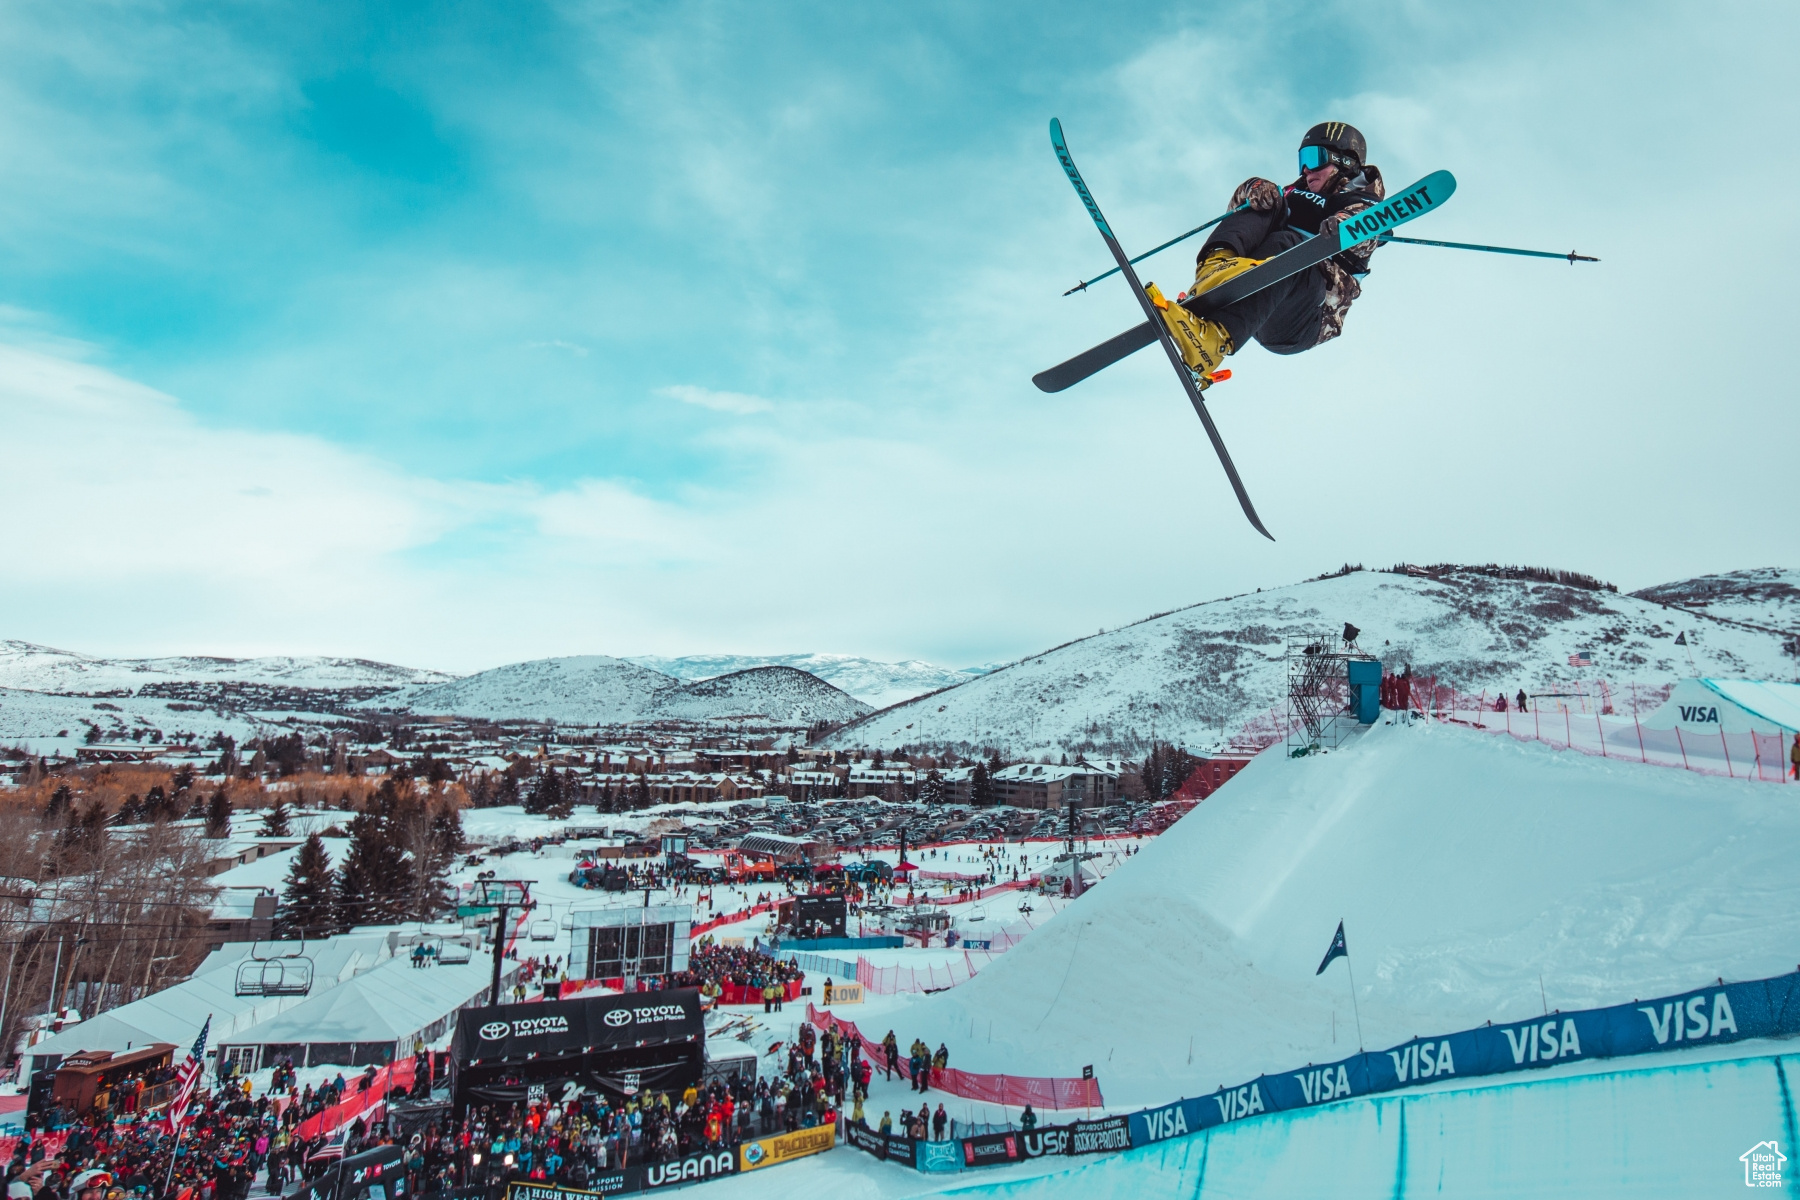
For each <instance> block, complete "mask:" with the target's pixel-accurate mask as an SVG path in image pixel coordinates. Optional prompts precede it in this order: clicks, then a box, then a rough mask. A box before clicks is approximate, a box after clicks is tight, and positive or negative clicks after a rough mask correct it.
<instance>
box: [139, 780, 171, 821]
mask: <svg viewBox="0 0 1800 1200" xmlns="http://www.w3.org/2000/svg"><path fill="white" fill-rule="evenodd" d="M174 816H175V801H174V800H172V799H170V797H169V794H168V793H167V792H165V791H163V785H162V784H160V783H159V784H156V785H155V786H154V787H152V788H151V789H150V790H149V791H148V792H145V793H144V819H145V820H146V821H168V820H172V819H173V818H174Z"/></svg>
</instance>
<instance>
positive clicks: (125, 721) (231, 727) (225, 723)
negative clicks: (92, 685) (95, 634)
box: [0, 688, 261, 757]
mask: <svg viewBox="0 0 1800 1200" xmlns="http://www.w3.org/2000/svg"><path fill="white" fill-rule="evenodd" d="M89 726H97V727H98V728H99V729H100V731H101V733H102V734H104V735H107V736H108V737H109V738H111V739H114V740H119V741H130V742H133V743H135V744H137V745H140V746H154V745H157V744H173V743H193V744H198V745H205V744H206V743H207V742H208V741H209V740H210V739H211V738H212V735H213V734H215V733H221V732H222V733H224V734H226V735H227V736H229V737H232V738H235V739H236V740H238V741H239V742H243V741H247V740H249V739H250V738H252V737H255V736H256V735H257V733H259V732H260V731H261V723H260V722H258V721H257V720H256V719H255V718H254V717H251V716H247V715H245V714H241V713H235V712H233V713H220V712H218V711H213V710H205V709H199V708H198V707H197V706H195V705H190V704H183V703H181V702H179V701H174V700H165V699H152V698H149V697H143V696H112V697H108V698H104V699H102V698H99V697H93V696H59V695H54V694H51V693H46V692H32V691H24V690H21V689H16V688H0V743H4V744H5V745H7V746H24V747H26V748H27V749H29V750H30V751H31V752H32V753H33V754H45V755H57V754H60V755H63V756H65V757H73V756H74V753H75V749H76V747H77V746H80V745H81V744H82V743H83V740H84V739H85V737H86V735H87V731H88V727H89Z"/></svg>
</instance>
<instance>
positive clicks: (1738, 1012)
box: [1130, 973, 1800, 1146]
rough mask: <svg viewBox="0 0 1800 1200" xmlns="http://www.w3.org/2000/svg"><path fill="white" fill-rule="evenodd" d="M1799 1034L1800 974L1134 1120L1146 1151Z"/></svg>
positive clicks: (1362, 1061)
mask: <svg viewBox="0 0 1800 1200" xmlns="http://www.w3.org/2000/svg"><path fill="white" fill-rule="evenodd" d="M1796 1033H1800V973H1796V974H1792V975H1780V976H1776V977H1775V978H1773V979H1759V980H1752V981H1749V982H1745V983H1726V984H1719V985H1715V986H1713V987H1707V988H1699V989H1696V990H1694V991H1690V992H1683V993H1681V994H1680V995H1676V996H1662V997H1658V998H1657V999H1654V1000H1647V1001H1633V1002H1632V1003H1630V1004H1615V1005H1613V1006H1611V1007H1609V1008H1594V1009H1586V1010H1582V1011H1579V1012H1569V1013H1560V1012H1559V1013H1553V1014H1550V1015H1547V1016H1541V1017H1537V1018H1535V1019H1533V1020H1529V1021H1517V1022H1513V1023H1510V1024H1506V1025H1484V1026H1481V1027H1480V1028H1477V1029H1466V1030H1464V1031H1462V1032H1461V1033H1450V1034H1442V1035H1438V1036H1433V1037H1424V1038H1414V1039H1413V1040H1411V1041H1409V1042H1404V1043H1402V1044H1400V1045H1398V1046H1395V1047H1393V1048H1392V1049H1389V1050H1382V1051H1375V1052H1371V1053H1366V1054H1357V1055H1353V1056H1352V1057H1350V1058H1346V1059H1342V1060H1341V1061H1338V1062H1333V1063H1323V1064H1319V1065H1316V1066H1308V1067H1305V1068H1303V1069H1301V1070H1298V1071H1289V1072H1286V1073H1283V1074H1279V1075H1261V1076H1258V1077H1257V1078H1256V1079H1253V1080H1251V1081H1250V1082H1248V1083H1245V1084H1242V1085H1240V1086H1238V1087H1235V1088H1229V1089H1227V1088H1221V1089H1220V1090H1219V1091H1217V1092H1215V1093H1213V1094H1212V1095H1210V1096H1203V1097H1199V1098H1194V1099H1183V1100H1178V1101H1176V1102H1175V1103H1173V1104H1165V1105H1162V1106H1160V1107H1157V1108H1150V1109H1145V1110H1143V1111H1142V1112H1136V1113H1133V1114H1131V1117H1130V1127H1131V1132H1130V1140H1131V1144H1132V1145H1134V1146H1143V1145H1148V1144H1149V1143H1151V1142H1157V1141H1162V1140H1164V1139H1167V1138H1172V1137H1182V1136H1185V1135H1187V1134H1190V1133H1195V1132H1198V1131H1199V1130H1201V1129H1210V1128H1213V1127H1214V1126H1218V1125H1224V1124H1228V1123H1229V1122H1232V1121H1240V1120H1243V1119H1244V1118H1245V1117H1253V1116H1256V1115H1258V1114H1259V1113H1265V1112H1284V1111H1289V1110H1292V1109H1297V1108H1309V1107H1312V1106H1313V1105H1317V1104H1325V1103H1328V1102H1330V1101H1333V1100H1343V1099H1346V1098H1348V1097H1351V1096H1366V1095H1371V1094H1374V1093H1379V1092H1390V1091H1394V1090H1397V1089H1399V1088H1407V1087H1416V1086H1418V1085H1420V1084H1425V1083H1438V1082H1442V1081H1443V1080H1446V1079H1461V1078H1467V1077H1471V1076H1479V1075H1497V1074H1505V1073H1510V1072H1516V1071H1534V1070H1541V1069H1542V1068H1545V1067H1549V1066H1553V1065H1555V1064H1557V1063H1567V1062H1585V1061H1588V1060H1590V1059H1604V1058H1623V1057H1627V1056H1630V1055H1637V1054H1652V1053H1655V1052H1657V1051H1659V1050H1675V1049H1680V1048H1681V1047H1682V1046H1684V1045H1689V1044H1698V1045H1707V1044H1714V1043H1725V1042H1736V1041H1741V1040H1743V1039H1745V1038H1767V1037H1786V1036H1792V1035H1794V1034H1796Z"/></svg>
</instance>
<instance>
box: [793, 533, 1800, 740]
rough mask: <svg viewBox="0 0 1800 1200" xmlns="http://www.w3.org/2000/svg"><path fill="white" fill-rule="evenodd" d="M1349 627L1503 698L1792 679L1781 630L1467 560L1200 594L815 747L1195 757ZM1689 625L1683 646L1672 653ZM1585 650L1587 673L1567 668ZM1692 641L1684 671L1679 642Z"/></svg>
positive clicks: (1446, 676)
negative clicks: (1679, 682)
mask: <svg viewBox="0 0 1800 1200" xmlns="http://www.w3.org/2000/svg"><path fill="white" fill-rule="evenodd" d="M1346 621H1349V622H1352V623H1354V624H1355V625H1357V626H1359V627H1360V628H1361V629H1362V631H1363V633H1362V639H1361V645H1362V647H1363V649H1364V650H1367V651H1369V652H1370V653H1373V654H1378V655H1380V656H1381V658H1382V660H1383V661H1384V662H1386V663H1387V664H1388V665H1389V666H1390V667H1392V668H1393V669H1394V670H1399V669H1400V668H1401V667H1402V666H1403V665H1405V664H1411V666H1412V667H1413V670H1414V671H1415V672H1424V673H1431V674H1435V675H1437V676H1439V677H1440V678H1441V679H1442V680H1443V682H1446V683H1449V684H1452V685H1454V686H1456V687H1459V688H1462V689H1465V690H1467V691H1470V692H1480V691H1481V690H1482V689H1484V688H1485V689H1489V690H1490V691H1492V690H1496V689H1498V690H1504V691H1505V692H1507V693H1508V694H1509V695H1510V694H1512V693H1513V692H1514V691H1516V690H1517V689H1519V688H1521V687H1523V688H1525V689H1527V690H1529V691H1534V692H1535V691H1541V690H1556V689H1558V688H1560V687H1562V686H1563V685H1566V684H1569V683H1571V682H1574V681H1577V680H1581V679H1587V680H1595V679H1605V680H1608V681H1610V682H1611V683H1612V684H1613V685H1614V687H1615V693H1616V694H1617V695H1619V699H1620V703H1625V694H1626V692H1627V691H1628V689H1630V688H1631V687H1632V686H1634V685H1635V686H1637V687H1639V688H1642V689H1645V690H1646V691H1648V693H1649V694H1650V696H1651V697H1653V698H1654V699H1655V700H1657V701H1660V700H1661V698H1662V696H1663V695H1664V694H1666V691H1665V689H1666V688H1667V687H1668V686H1669V685H1670V684H1671V683H1673V682H1674V681H1675V680H1676V679H1677V678H1679V677H1682V676H1685V675H1691V674H1694V673H1695V672H1696V669H1697V670H1698V673H1700V674H1705V675H1722V676H1735V675H1748V676H1753V677H1758V678H1774V679H1792V678H1794V677H1795V673H1796V670H1800V661H1797V660H1796V659H1795V657H1794V656H1793V655H1792V654H1790V653H1789V652H1787V651H1786V650H1784V648H1783V638H1782V637H1780V636H1778V635H1776V634H1773V633H1766V632H1761V631H1758V630H1754V629H1747V628H1744V627H1743V626H1740V625H1729V624H1723V623H1721V622H1719V621H1715V620H1713V619H1711V618H1710V617H1707V616H1704V615H1700V614H1690V613H1688V612H1685V611H1676V610H1671V609H1669V608H1666V607H1664V606H1662V605H1660V604H1656V603H1653V602H1651V601H1648V600H1642V599H1638V598H1636V597H1633V596H1622V595H1619V594H1617V593H1615V592H1608V591H1596V590H1591V589H1588V588H1583V587H1576V586H1569V585H1565V584H1557V583H1543V582H1536V581H1532V580H1526V579H1506V578H1499V577H1495V576H1493V575H1489V574H1485V573H1482V572H1480V571H1477V570H1474V569H1455V570H1449V571H1443V572H1439V573H1436V574H1434V575H1430V576H1427V575H1411V574H1390V573H1388V572H1385V571H1356V572H1353V573H1350V574H1347V575H1339V576H1334V577H1331V578H1327V579H1318V580H1311V581H1308V582H1306V583H1300V584H1294V585H1292V586H1289V587H1282V588H1271V589H1268V590H1265V591H1261V592H1255V593H1251V594H1249V595H1243V596H1234V597H1230V598H1228V599H1224V600H1214V601H1209V602H1207V603H1205V604H1197V605H1194V606H1193V607H1191V608H1184V609H1180V610H1177V611H1175V612H1172V613H1165V614H1163V615H1161V616H1157V617H1152V618H1149V619H1148V620H1144V621H1140V622H1138V623H1137V624H1135V625H1128V626H1125V627H1123V628H1120V629H1116V630H1112V631H1109V632H1107V633H1103V634H1099V635H1096V636H1093V637H1086V638H1082V639H1081V640H1079V641H1075V642H1070V643H1069V644H1067V645H1064V646H1059V647H1057V648H1056V649H1054V650H1050V651H1046V652H1045V653H1043V654H1039V655H1036V656H1033V657H1031V658H1027V659H1023V660H1021V661H1019V662H1017V663H1013V664H1012V665H1010V666H1006V667H1002V668H1001V669H999V670H997V671H994V672H993V673H992V674H988V675H983V676H981V677H980V678H977V679H972V680H970V681H969V682H967V683H965V684H963V685H962V686H960V687H958V688H956V689H954V690H953V691H949V692H944V693H940V694H938V695H935V696H929V697H924V698H922V699H919V700H915V701H912V702H909V703H907V704H902V705H899V706H897V707H894V708H890V709H886V710H884V711H881V712H877V713H875V714H873V715H871V716H869V717H866V718H864V719H863V720H861V721H858V722H856V723H854V724H852V725H850V726H848V727H847V728H845V729H842V730H839V731H838V732H837V733H835V734H834V735H832V737H831V739H830V740H829V741H828V742H827V743H826V744H827V745H829V746H839V747H851V746H883V747H898V746H904V745H910V744H918V743H924V744H926V745H930V746H944V745H948V746H952V747H967V748H978V747H996V748H999V749H1000V750H1001V751H1002V752H1004V753H1006V754H1008V755H1010V756H1013V757H1034V756H1037V755H1041V754H1055V753H1061V752H1064V751H1071V752H1077V751H1079V752H1091V753H1107V754H1114V753H1116V754H1121V755H1125V756H1127V757H1135V756H1136V755H1137V754H1138V753H1140V752H1141V751H1142V749H1143V748H1144V747H1145V746H1146V745H1147V743H1148V742H1149V740H1150V738H1151V736H1152V734H1153V733H1154V736H1155V737H1157V738H1158V739H1161V740H1164V741H1172V742H1179V743H1182V744H1185V745H1187V746H1188V747H1189V748H1193V749H1199V748H1202V747H1205V746H1208V745H1211V744H1215V743H1217V742H1219V741H1221V740H1222V736H1223V735H1227V734H1230V733H1231V732H1233V731H1235V730H1236V729H1238V728H1239V727H1240V726H1241V725H1242V724H1243V723H1244V722H1246V721H1248V720H1250V719H1252V718H1254V717H1256V716H1258V715H1259V714H1262V713H1265V712H1266V711H1267V710H1268V709H1269V708H1270V707H1271V706H1274V705H1276V704H1279V703H1281V702H1282V699H1283V697H1284V695H1285V688H1286V684H1285V675H1284V671H1285V667H1284V665H1283V657H1282V656H1283V651H1284V648H1285V644H1286V641H1287V639H1289V638H1299V637H1309V636H1312V635H1316V634H1327V635H1330V636H1332V637H1335V636H1336V635H1337V633H1338V631H1339V630H1341V629H1342V627H1343V624H1344V622H1346ZM1679 632H1686V633H1687V635H1688V641H1689V643H1690V645H1689V646H1688V647H1686V648H1683V647H1680V646H1677V645H1675V636H1676V634H1677V633H1679ZM1584 650H1585V651H1589V652H1591V653H1592V655H1593V661H1594V666H1593V667H1592V668H1587V669H1578V668H1573V667H1571V666H1569V661H1568V660H1569V656H1570V655H1571V654H1574V653H1576V652H1578V651H1584ZM1690 650H1691V651H1692V656H1693V657H1692V663H1691V664H1690V661H1689V657H1688V654H1689V651H1690Z"/></svg>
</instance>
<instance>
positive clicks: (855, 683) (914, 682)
mask: <svg viewBox="0 0 1800 1200" xmlns="http://www.w3.org/2000/svg"><path fill="white" fill-rule="evenodd" d="M625 661H626V662H633V663H636V664H638V665H639V666H640V667H649V668H650V669H651V670H652V671H661V672H662V673H663V674H664V675H672V676H674V677H675V678H676V679H685V680H698V679H711V678H713V677H715V676H719V675H729V674H731V673H732V672H734V671H748V670H750V669H751V668H753V667H795V668H797V669H799V670H802V671H805V672H807V673H808V674H810V675H816V676H818V677H819V678H820V679H823V680H824V681H825V682H826V683H829V684H830V685H831V686H833V687H835V688H837V689H839V690H840V691H844V692H848V693H849V694H850V695H852V696H854V697H856V698H857V699H858V700H861V701H862V702H863V703H864V704H867V705H870V706H871V707H874V708H886V707H887V706H888V705H890V704H899V703H900V702H901V701H903V700H911V699H912V698H913V697H914V696H922V695H924V694H925V693H926V692H935V691H937V690H938V689H939V688H947V687H953V686H955V685H956V684H959V683H962V682H963V681H964V680H967V679H970V678H973V677H974V676H976V675H981V674H984V673H985V672H986V671H988V670H991V669H992V668H991V667H987V668H983V667H975V668H971V669H969V670H965V671H952V670H950V669H949V668H947V667H940V666H937V665H935V664H933V663H928V662H921V661H920V660H918V659H916V658H910V659H907V660H905V661H904V662H881V661H879V660H877V659H873V658H859V657H857V656H856V655H854V654H771V655H766V656H757V655H751V654H690V655H685V656H683V657H681V658H662V657H658V656H656V655H639V656H636V657H633V658H628V659H626V660H625Z"/></svg>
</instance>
